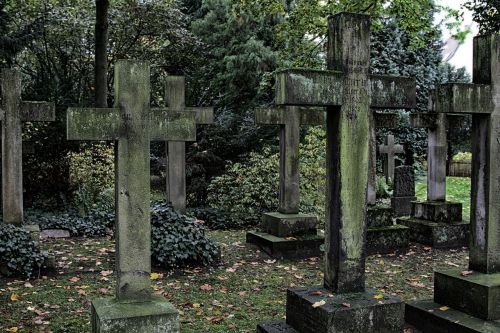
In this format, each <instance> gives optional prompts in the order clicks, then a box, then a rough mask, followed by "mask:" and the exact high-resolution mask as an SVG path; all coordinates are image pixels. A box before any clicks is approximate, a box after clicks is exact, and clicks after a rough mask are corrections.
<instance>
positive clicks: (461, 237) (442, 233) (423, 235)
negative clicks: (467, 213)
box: [396, 217, 470, 248]
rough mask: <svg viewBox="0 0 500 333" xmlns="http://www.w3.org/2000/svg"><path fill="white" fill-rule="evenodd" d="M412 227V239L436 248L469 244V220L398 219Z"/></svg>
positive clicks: (402, 223)
mask: <svg viewBox="0 0 500 333" xmlns="http://www.w3.org/2000/svg"><path fill="white" fill-rule="evenodd" d="M396 223H397V224H401V225H404V226H407V227H409V228H410V241H412V242H416V243H420V244H425V245H430V246H432V247H435V248H454V247H462V246H467V245H468V244H469V225H470V224H469V222H465V221H461V222H456V223H437V222H432V221H426V220H421V219H415V218H411V217H401V218H398V219H397V220H396Z"/></svg>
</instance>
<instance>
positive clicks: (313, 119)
mask: <svg viewBox="0 0 500 333" xmlns="http://www.w3.org/2000/svg"><path fill="white" fill-rule="evenodd" d="M325 119H326V115H325V111H324V110H323V109H318V108H316V109H304V108H299V107H297V106H285V107H281V108H271V109H257V110H256V111H255V122H256V123H257V124H266V125H279V126H280V200H279V208H278V211H279V212H280V213H283V214H298V213H299V205H300V190H299V178H300V171H299V144H300V125H313V126H314V125H322V124H324V123H325Z"/></svg>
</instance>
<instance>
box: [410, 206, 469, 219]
mask: <svg viewBox="0 0 500 333" xmlns="http://www.w3.org/2000/svg"><path fill="white" fill-rule="evenodd" d="M411 216H412V217H414V218H416V219H422V220H428V221H433V222H444V223H453V222H458V221H462V204H461V203H458V202H449V201H424V202H416V201H415V202H412V207H411Z"/></svg>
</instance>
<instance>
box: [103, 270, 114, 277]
mask: <svg viewBox="0 0 500 333" xmlns="http://www.w3.org/2000/svg"><path fill="white" fill-rule="evenodd" d="M100 274H101V276H108V275H111V274H113V271H101V273H100Z"/></svg>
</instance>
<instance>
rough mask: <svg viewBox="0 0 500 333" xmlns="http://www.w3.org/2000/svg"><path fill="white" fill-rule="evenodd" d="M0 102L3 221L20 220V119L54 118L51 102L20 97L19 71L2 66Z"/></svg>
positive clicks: (14, 222) (21, 174) (21, 199)
mask: <svg viewBox="0 0 500 333" xmlns="http://www.w3.org/2000/svg"><path fill="white" fill-rule="evenodd" d="M1 81H2V83H1V88H2V105H1V107H0V121H1V122H2V204H3V220H4V222H5V223H11V224H16V225H21V224H22V222H23V166H22V150H23V148H22V147H23V144H22V133H21V132H22V122H23V121H54V120H55V106H54V103H47V102H25V101H22V100H21V73H20V72H19V71H17V70H13V69H3V70H2V73H1Z"/></svg>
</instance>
